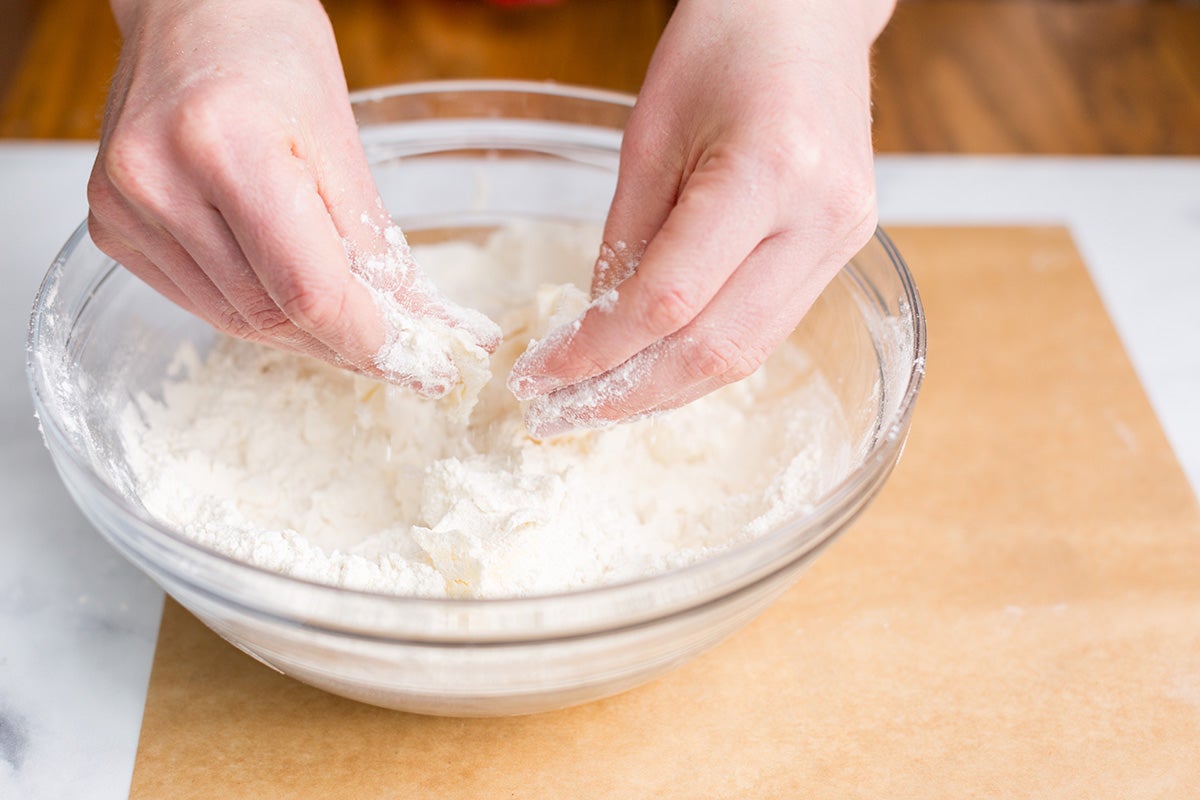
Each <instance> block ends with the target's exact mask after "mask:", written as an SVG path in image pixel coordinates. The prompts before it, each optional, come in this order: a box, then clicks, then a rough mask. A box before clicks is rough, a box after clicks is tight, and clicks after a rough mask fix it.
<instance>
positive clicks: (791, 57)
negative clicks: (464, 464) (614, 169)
mask: <svg viewBox="0 0 1200 800" xmlns="http://www.w3.org/2000/svg"><path fill="white" fill-rule="evenodd" d="M890 9H891V3H890V2H887V1H886V0H859V2H855V1H854V0H791V1H790V2H778V0H744V1H743V2H739V3H729V2H727V0H681V2H680V3H679V5H678V7H677V9H676V12H675V15H674V16H673V17H672V19H671V22H670V24H669V25H668V27H667V30H666V32H665V33H664V34H663V38H662V40H661V41H660V42H659V45H658V48H657V50H656V52H655V55H654V59H653V61H652V63H651V65H650V69H649V71H648V73H647V76H646V82H645V86H644V88H643V90H642V92H641V94H640V95H639V97H638V101H637V104H636V106H635V107H634V110H633V112H632V115H631V117H630V120H629V124H628V126H627V129H626V132H625V137H624V141H623V144H622V148H621V166H620V173H619V176H618V182H617V189H616V195H615V197H614V199H613V203H612V207H611V209H610V212H609V217H608V221H607V224H606V226H605V230H604V241H605V245H604V247H602V250H601V257H600V259H599V260H598V262H597V265H596V270H595V274H594V277H593V282H592V296H593V298H596V302H594V303H593V305H592V306H591V307H590V308H589V309H588V311H587V313H586V314H585V315H584V316H583V318H582V320H581V321H580V322H579V323H577V324H574V325H567V326H564V327H562V328H559V329H557V330H555V331H552V332H551V333H550V334H549V335H547V337H546V338H545V339H544V340H543V341H542V342H540V343H539V344H538V345H537V346H536V347H534V348H533V349H531V350H530V351H529V352H527V353H526V354H525V355H524V356H522V357H521V358H520V359H519V360H518V361H517V363H516V365H515V366H514V367H513V371H512V374H511V375H510V377H509V387H510V388H511V389H512V391H513V393H514V394H515V395H516V396H517V397H518V398H520V399H523V400H528V399H532V400H533V402H532V403H531V404H530V407H529V410H528V412H527V419H526V423H527V425H528V426H529V428H530V431H531V433H533V434H534V435H535V436H539V437H547V436H551V435H554V434H556V433H561V432H563V431H566V430H570V429H571V428H575V427H603V426H606V425H609V424H612V423H615V422H619V421H623V420H629V419H634V418H638V417H640V416H643V415H645V414H647V413H651V412H655V411H660V410H666V409H670V408H675V407H678V406H680V405H683V404H685V403H688V402H691V401H692V400H695V399H696V398H698V397H701V396H702V395H704V394H707V393H708V392H711V391H713V390H714V389H716V388H718V387H720V386H723V385H725V384H727V383H730V382H732V381H736V380H739V379H741V378H743V377H745V376H747V375H749V374H750V373H752V372H753V371H754V370H756V369H757V368H758V367H759V366H760V365H761V364H762V363H763V361H765V360H766V358H767V356H768V355H769V354H770V353H771V352H772V351H773V350H774V349H775V348H776V347H777V346H778V345H779V344H780V343H781V342H782V341H783V340H784V339H785V338H786V337H787V336H788V335H789V334H790V333H791V331H792V330H793V329H794V328H795V326H796V324H797V323H798V322H799V321H800V319H801V317H803V315H804V314H805V312H806V311H807V310H808V308H809V307H810V306H811V305H812V303H813V301H814V300H815V299H816V298H817V296H818V295H819V294H820V292H821V290H822V289H823V288H824V287H825V285H826V283H828V282H829V280H830V279H832V278H833V276H834V275H835V274H836V273H837V272H838V270H839V269H840V268H841V267H842V266H843V265H844V264H845V263H846V262H847V261H848V260H849V259H850V258H851V257H852V256H853V255H854V254H855V253H856V252H857V251H858V250H859V249H860V248H861V247H862V246H863V245H864V244H865V243H866V242H867V240H868V239H869V238H870V236H871V235H872V233H873V232H874V230H875V225H876V202H875V183H874V173H873V155H872V149H871V117H870V69H869V58H868V56H869V49H870V45H871V42H872V41H873V39H874V37H875V36H876V35H877V34H878V32H879V29H880V28H882V25H883V22H884V21H886V17H887V14H888V13H889V12H890ZM881 17H882V18H881ZM613 290H615V294H613V293H611V292H612V291H613ZM606 293H609V294H607V295H606Z"/></svg>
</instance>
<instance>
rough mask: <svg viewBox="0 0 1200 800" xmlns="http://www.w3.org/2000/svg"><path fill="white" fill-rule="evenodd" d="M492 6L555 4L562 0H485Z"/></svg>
mask: <svg viewBox="0 0 1200 800" xmlns="http://www.w3.org/2000/svg"><path fill="white" fill-rule="evenodd" d="M487 1H488V3H489V4H490V5H493V6H556V5H558V4H559V3H560V2H562V0H487Z"/></svg>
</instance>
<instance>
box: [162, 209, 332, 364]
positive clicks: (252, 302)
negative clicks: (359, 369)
mask: <svg viewBox="0 0 1200 800" xmlns="http://www.w3.org/2000/svg"><path fill="white" fill-rule="evenodd" d="M170 219H172V220H179V221H180V222H179V223H178V224H171V223H168V224H167V225H165V226H164V227H165V230H166V231H167V233H169V234H171V235H172V236H173V237H174V238H175V239H176V241H178V242H179V244H180V245H181V246H182V247H183V249H184V250H185V251H186V252H187V254H188V255H189V256H190V257H191V259H192V261H193V262H194V263H196V264H198V265H199V264H203V265H204V270H205V271H206V273H207V275H208V278H209V280H210V281H212V283H213V284H214V285H215V286H216V288H217V290H218V291H219V292H220V293H221V295H222V296H223V297H224V299H225V300H226V301H227V302H228V303H229V305H230V306H232V307H233V309H234V310H236V311H237V313H238V315H240V317H241V318H242V319H243V320H245V321H246V324H247V325H248V326H249V327H251V328H253V329H254V330H255V331H257V332H258V333H259V334H261V339H262V340H265V341H268V342H270V343H273V344H275V343H278V344H282V345H284V346H286V347H287V348H288V349H289V350H292V351H295V352H300V353H306V354H311V355H314V356H316V357H317V358H322V359H324V360H326V361H328V360H330V359H331V358H334V359H336V360H335V361H334V363H340V362H341V359H338V358H337V357H336V356H334V354H333V351H332V350H330V349H329V347H327V346H326V345H325V344H324V343H322V342H320V341H318V340H317V339H315V338H314V337H312V336H311V335H310V334H308V333H307V332H305V331H302V330H300V328H298V327H297V326H296V325H295V324H294V323H293V322H292V321H291V320H290V319H288V317H287V315H286V314H284V313H283V311H282V310H281V309H280V308H279V306H278V305H276V303H275V301H274V300H273V299H272V298H271V296H270V295H269V294H268V293H267V290H266V289H265V288H264V287H263V285H262V282H261V281H259V279H258V276H257V275H255V274H254V270H253V269H252V268H251V267H250V262H249V261H247V260H246V256H245V254H244V253H243V252H242V249H241V248H240V247H239V246H238V244H237V241H236V240H235V239H234V237H233V233H232V231H230V229H229V226H228V224H227V223H226V222H225V220H224V219H223V218H222V217H221V215H220V214H219V213H218V212H217V210H216V209H215V208H213V207H212V206H211V205H209V204H208V203H206V202H205V201H204V200H203V199H201V198H200V197H195V198H191V199H187V200H180V201H179V202H178V206H177V208H176V209H175V212H174V213H173V214H172V215H171V217H170ZM256 338H259V337H256Z"/></svg>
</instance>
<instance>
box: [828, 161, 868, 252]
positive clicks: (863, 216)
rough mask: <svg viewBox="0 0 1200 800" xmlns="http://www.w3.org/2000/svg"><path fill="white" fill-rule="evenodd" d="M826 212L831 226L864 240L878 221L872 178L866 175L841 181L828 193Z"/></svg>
mask: <svg viewBox="0 0 1200 800" xmlns="http://www.w3.org/2000/svg"><path fill="white" fill-rule="evenodd" d="M826 213H827V214H828V216H829V221H830V225H831V227H832V228H834V229H835V230H837V231H845V232H847V233H849V234H851V235H852V236H854V237H855V238H859V237H861V238H863V240H864V242H865V238H866V237H867V236H870V233H871V231H874V230H875V226H876V224H878V222H879V209H878V203H877V202H876V198H875V182H874V180H872V179H871V178H870V177H866V178H862V179H857V180H850V181H846V182H844V183H842V185H841V186H840V187H839V188H838V190H837V191H834V192H833V193H831V194H830V196H829V200H828V205H827V208H826ZM864 242H859V244H863V243H864Z"/></svg>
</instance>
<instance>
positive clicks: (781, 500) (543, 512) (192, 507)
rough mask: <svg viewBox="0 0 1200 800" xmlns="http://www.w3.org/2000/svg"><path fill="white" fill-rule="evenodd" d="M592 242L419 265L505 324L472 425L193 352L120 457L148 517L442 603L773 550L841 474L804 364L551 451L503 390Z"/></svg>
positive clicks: (282, 567) (531, 228)
mask: <svg viewBox="0 0 1200 800" xmlns="http://www.w3.org/2000/svg"><path fill="white" fill-rule="evenodd" d="M597 241H598V235H597V233H596V232H595V231H594V230H591V229H579V228H575V227H568V226H553V225H548V224H537V225H533V224H529V225H522V226H514V227H511V228H505V229H502V230H499V231H497V232H495V233H494V234H492V235H491V236H490V238H488V239H487V241H486V242H485V243H484V244H482V245H475V244H470V243H466V242H451V243H445V244H438V245H428V246H425V247H416V248H414V253H415V254H416V258H417V261H418V262H419V263H421V265H422V266H423V267H424V268H425V269H426V270H427V271H428V272H429V273H430V274H431V275H432V276H433V277H434V279H435V280H436V281H437V283H438V284H439V285H440V286H442V287H443V288H444V289H446V291H447V293H448V294H449V295H450V296H451V297H453V298H454V299H455V300H457V301H459V302H462V303H463V304H464V305H467V306H470V307H474V308H478V309H480V310H482V311H483V312H485V313H487V314H488V315H489V316H491V317H492V318H493V319H495V320H497V321H498V322H499V323H500V327H501V328H502V330H503V342H502V344H501V345H500V348H499V349H498V350H497V352H496V353H495V355H494V356H493V358H492V363H491V370H492V374H493V376H494V377H493V378H492V379H491V380H490V381H486V382H485V383H483V384H482V386H481V387H480V389H479V397H478V401H477V402H476V403H475V404H474V406H473V408H471V409H470V414H469V417H468V418H466V419H464V418H463V416H464V415H463V414H461V413H460V414H457V415H456V414H454V413H452V410H451V409H450V408H449V405H453V403H454V402H461V398H451V399H450V400H449V401H447V400H443V401H429V400H425V399H422V398H420V397H418V396H416V395H415V394H414V393H412V392H411V391H408V390H405V389H400V388H396V387H394V386H390V385H387V384H383V383H377V382H374V381H371V380H368V379H365V378H362V377H358V376H354V375H351V374H348V373H345V372H342V371H339V370H337V369H335V368H333V367H330V366H327V365H325V364H322V363H319V362H317V361H313V360H310V359H307V358H304V357H302V356H297V355H292V354H287V353H282V352H278V351H275V350H271V349H268V348H266V347H262V346H259V345H254V344H249V343H246V342H241V341H237V340H233V339H228V338H221V339H219V340H218V341H217V342H216V344H215V345H214V346H213V348H212V349H211V351H210V352H208V353H207V354H205V355H203V356H201V355H199V354H198V353H196V352H195V351H193V350H184V351H182V352H181V353H180V354H179V355H178V357H177V370H176V374H175V376H174V377H173V378H172V379H171V380H169V381H168V382H167V383H166V384H165V385H164V386H163V391H162V397H161V399H154V398H150V397H148V396H142V397H139V398H138V401H137V403H136V405H135V406H132V407H131V408H130V409H129V410H128V411H127V413H126V414H125V418H124V421H123V428H122V430H123V438H124V440H125V448H126V451H127V453H128V458H129V463H130V467H131V470H132V472H133V478H134V482H135V484H136V486H137V490H138V494H139V497H140V499H141V502H142V503H143V504H144V505H145V507H146V509H147V510H148V511H149V512H150V513H151V514H153V515H154V516H155V517H157V518H159V519H160V520H162V521H163V522H164V523H166V524H168V525H170V526H172V527H174V528H176V529H179V530H181V531H183V532H184V533H185V534H187V535H188V536H190V537H192V538H193V539H195V540H196V541H197V542H199V543H201V544H203V545H206V546H208V547H211V548H213V549H215V550H219V551H221V552H223V553H226V554H228V555H230V556H233V557H235V558H238V559H241V560H244V561H247V562H250V563H253V564H256V565H259V566H262V567H265V568H267V569H271V570H275V571H278V572H282V573H286V574H289V575H293V576H296V577H300V578H306V579H310V580H314V581H318V582H321V583H327V584H332V585H336V586H343V587H347V588H354V589H364V590H370V591H377V592H387V593H392V594H399V595H422V596H430V597H442V596H452V597H463V596H465V597H504V596H514V595H531V594H543V593H550V592H560V591H569V590H572V589H580V588H584V587H589V586H595V585H599V584H604V583H611V582H615V581H621V580H626V579H630V578H635V577H639V576H644V575H648V574H653V573H656V572H660V571H664V570H668V569H671V568H673V567H676V566H680V565H684V564H688V563H691V562H694V561H696V560H699V559H703V558H705V557H708V556H710V555H712V554H714V553H716V552H718V551H720V550H722V549H725V548H728V547H730V546H731V545H734V544H736V543H738V542H743V541H746V540H748V539H751V538H753V537H757V536H760V535H762V534H763V533H765V532H767V531H769V530H771V529H772V528H773V527H775V526H777V525H778V524H779V523H780V522H782V521H784V520H786V519H787V518H789V517H791V516H793V515H795V514H797V513H799V512H802V511H803V510H804V508H805V507H806V506H807V505H808V504H810V503H812V502H813V501H815V500H816V499H817V498H818V497H819V496H820V495H821V494H823V493H824V492H825V491H826V490H827V489H828V488H829V487H830V486H831V485H832V484H833V483H835V482H836V481H838V480H840V479H841V478H842V477H843V476H844V475H845V474H846V472H847V471H848V470H849V468H850V466H851V464H850V460H851V458H850V455H851V454H850V447H849V443H848V441H847V437H846V432H845V424H844V422H843V420H842V417H841V415H840V413H839V412H838V407H837V404H836V401H835V400H834V397H833V395H832V393H831V391H830V389H829V387H828V386H827V385H826V384H825V382H824V380H823V378H822V377H821V375H820V374H819V373H818V372H817V371H816V370H815V369H814V368H813V367H812V366H811V364H810V363H809V361H808V359H807V357H806V356H805V354H804V353H803V352H802V351H801V350H800V349H799V348H798V347H797V346H795V345H794V344H791V343H788V344H785V345H784V346H783V348H781V349H780V350H779V351H778V352H777V353H776V354H775V355H774V356H772V358H771V360H770V361H769V362H768V363H767V365H766V366H764V368H763V369H761V370H759V371H758V372H757V373H756V374H755V375H753V376H751V377H750V378H748V379H746V380H745V381H742V382H740V383H738V384H735V385H732V386H728V387H725V388H724V389H721V390H720V391H718V392H715V393H714V394H712V395H710V396H708V397H705V398H703V399H701V400H699V401H697V402H695V403H693V404H691V405H689V406H687V407H685V408H682V409H680V410H678V411H674V412H670V413H667V414H664V415H661V416H659V417H656V418H654V419H648V420H643V421H640V422H636V423H633V424H629V425H623V426H617V427H613V428H609V429H606V430H600V431H580V432H576V433H571V434H566V435H563V436H560V437H556V438H554V439H552V440H549V441H538V440H536V439H534V438H532V437H531V436H530V435H529V434H528V433H527V432H526V429H525V426H524V424H523V421H522V408H521V404H520V403H518V402H517V401H516V399H514V397H513V396H512V394H511V393H510V392H509V391H508V389H507V388H506V387H505V377H506V376H507V375H508V371H509V369H510V367H511V365H512V363H513V362H514V361H515V360H516V358H517V357H519V356H520V355H521V353H522V352H523V351H524V350H525V349H526V347H527V345H528V343H529V341H530V339H536V338H540V337H542V336H544V335H545V333H546V331H547V329H548V327H549V326H550V325H551V321H552V320H553V321H555V322H558V321H561V320H563V319H568V318H570V316H571V315H575V314H578V313H580V312H581V311H582V310H583V308H584V307H585V306H586V304H587V301H588V298H587V296H586V294H585V293H584V292H582V291H581V290H579V289H578V288H576V287H575V286H573V285H571V283H570V282H571V281H575V282H578V283H580V284H582V285H586V283H587V278H588V272H589V270H590V268H591V266H592V263H593V261H594V254H595V253H596V244H597Z"/></svg>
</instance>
